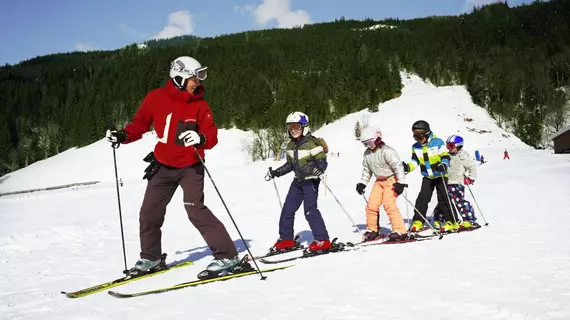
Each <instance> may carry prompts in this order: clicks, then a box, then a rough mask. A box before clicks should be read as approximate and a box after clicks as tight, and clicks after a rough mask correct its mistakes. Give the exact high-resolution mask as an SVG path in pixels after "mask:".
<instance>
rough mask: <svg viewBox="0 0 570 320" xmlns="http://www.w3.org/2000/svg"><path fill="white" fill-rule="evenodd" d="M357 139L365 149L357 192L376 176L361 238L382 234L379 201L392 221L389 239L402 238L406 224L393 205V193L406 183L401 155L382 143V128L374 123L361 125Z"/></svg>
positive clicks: (361, 191)
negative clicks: (362, 126) (380, 232)
mask: <svg viewBox="0 0 570 320" xmlns="http://www.w3.org/2000/svg"><path fill="white" fill-rule="evenodd" d="M360 141H361V142H362V144H364V146H365V147H366V151H364V155H363V159H362V167H363V168H362V178H361V181H360V182H359V183H357V184H356V192H357V193H358V194H360V195H363V194H364V189H365V188H366V184H368V182H369V181H370V178H371V177H372V176H374V177H375V182H374V186H373V187H372V190H371V191H370V198H369V199H368V201H367V204H366V233H365V234H364V241H371V240H375V239H378V238H380V237H381V235H380V234H379V228H380V226H379V223H378V221H379V211H380V206H381V205H384V210H386V213H387V214H388V219H389V220H390V224H392V230H393V231H392V233H390V235H389V236H388V237H389V238H390V239H391V240H402V239H405V238H406V237H407V230H406V225H405V223H404V219H403V218H402V215H401V214H400V209H398V206H397V205H396V197H398V196H399V195H400V194H402V192H404V188H406V187H407V186H408V185H407V184H406V174H405V173H404V166H403V165H402V162H401V161H400V157H399V156H398V153H397V152H396V150H394V149H393V148H391V147H389V146H387V145H386V144H385V143H384V141H383V140H382V132H381V131H380V129H379V128H377V127H374V126H369V127H366V128H364V129H363V130H362V132H361V134H360Z"/></svg>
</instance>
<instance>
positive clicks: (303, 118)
mask: <svg viewBox="0 0 570 320" xmlns="http://www.w3.org/2000/svg"><path fill="white" fill-rule="evenodd" d="M286 122H287V131H289V129H290V127H291V128H293V126H295V125H299V129H303V135H304V136H306V135H307V134H309V132H310V131H311V129H310V128H309V116H308V115H306V114H304V113H302V112H300V111H296V112H293V113H291V114H289V115H288V116H287V121H286Z"/></svg>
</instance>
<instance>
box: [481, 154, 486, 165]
mask: <svg viewBox="0 0 570 320" xmlns="http://www.w3.org/2000/svg"><path fill="white" fill-rule="evenodd" d="M483 163H485V157H484V156H483V155H481V164H483Z"/></svg>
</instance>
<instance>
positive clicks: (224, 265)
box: [198, 254, 253, 280]
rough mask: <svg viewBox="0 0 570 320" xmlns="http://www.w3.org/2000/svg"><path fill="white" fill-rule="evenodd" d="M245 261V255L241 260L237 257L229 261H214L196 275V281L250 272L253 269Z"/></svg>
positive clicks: (246, 257)
mask: <svg viewBox="0 0 570 320" xmlns="http://www.w3.org/2000/svg"><path fill="white" fill-rule="evenodd" d="M247 260H248V256H247V254H246V255H245V256H244V257H243V258H242V259H241V260H240V259H239V258H238V257H237V256H235V257H233V258H231V259H227V258H226V259H215V260H214V261H212V262H211V263H210V264H209V265H208V266H207V267H206V270H204V271H202V272H200V273H199V274H198V279H200V280H206V279H212V278H217V277H223V276H226V275H229V274H235V273H242V272H248V271H252V270H253V268H252V267H251V265H250V264H249V262H247Z"/></svg>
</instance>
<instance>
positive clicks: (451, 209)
mask: <svg viewBox="0 0 570 320" xmlns="http://www.w3.org/2000/svg"><path fill="white" fill-rule="evenodd" d="M441 181H443V187H444V188H445V195H444V196H445V198H446V199H447V203H448V204H449V210H450V212H449V213H451V216H452V217H453V223H454V224H457V219H458V218H459V217H457V218H455V214H456V211H455V210H456V208H455V206H454V205H452V204H451V199H450V198H449V189H448V188H447V183H446V182H445V177H443V176H442V177H441ZM436 190H437V188H436Z"/></svg>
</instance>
